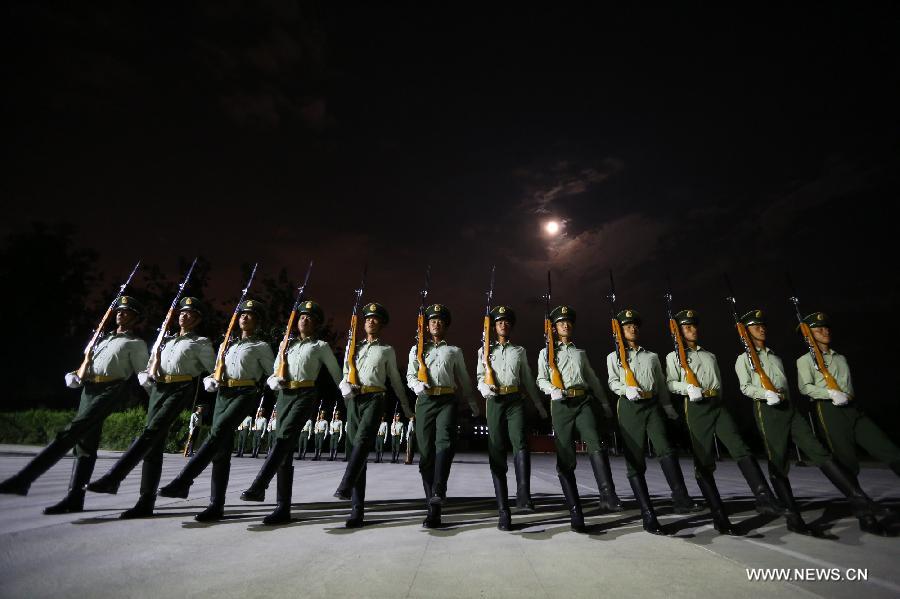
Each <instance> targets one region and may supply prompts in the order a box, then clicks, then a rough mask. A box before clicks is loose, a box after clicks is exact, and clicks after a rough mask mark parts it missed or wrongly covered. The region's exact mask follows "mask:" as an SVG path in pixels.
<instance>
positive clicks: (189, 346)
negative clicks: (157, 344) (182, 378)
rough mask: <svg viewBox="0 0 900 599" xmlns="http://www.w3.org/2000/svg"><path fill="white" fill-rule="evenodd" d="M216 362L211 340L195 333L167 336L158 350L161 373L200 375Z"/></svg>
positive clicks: (211, 369) (209, 370)
mask: <svg viewBox="0 0 900 599" xmlns="http://www.w3.org/2000/svg"><path fill="white" fill-rule="evenodd" d="M215 364H216V355H215V352H213V346H212V342H211V341H210V340H209V339H207V338H206V337H200V336H199V335H197V334H196V333H186V334H184V335H175V336H174V337H168V338H167V339H166V341H164V342H163V346H162V350H160V352H159V371H160V373H162V374H181V375H190V376H200V375H201V374H203V373H204V372H212V371H213V369H214V368H215Z"/></svg>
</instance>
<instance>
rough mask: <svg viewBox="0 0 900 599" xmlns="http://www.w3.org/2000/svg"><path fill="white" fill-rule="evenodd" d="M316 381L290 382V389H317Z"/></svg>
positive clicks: (288, 386) (288, 385)
mask: <svg viewBox="0 0 900 599" xmlns="http://www.w3.org/2000/svg"><path fill="white" fill-rule="evenodd" d="M315 385H316V382H315V381H288V383H287V388H288V389H306V388H307V387H315Z"/></svg>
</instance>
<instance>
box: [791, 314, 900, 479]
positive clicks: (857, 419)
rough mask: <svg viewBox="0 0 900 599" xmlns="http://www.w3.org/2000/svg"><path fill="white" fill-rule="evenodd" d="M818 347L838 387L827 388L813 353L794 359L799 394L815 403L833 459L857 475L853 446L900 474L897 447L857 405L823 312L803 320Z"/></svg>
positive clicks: (848, 370)
mask: <svg viewBox="0 0 900 599" xmlns="http://www.w3.org/2000/svg"><path fill="white" fill-rule="evenodd" d="M803 322H805V323H806V324H807V325H809V330H810V332H812V336H813V339H814V340H815V342H816V344H817V345H818V346H819V351H820V352H821V353H822V359H823V361H824V362H825V368H826V370H827V371H828V372H829V373H830V374H831V376H832V377H834V379H835V381H836V382H837V385H838V387H840V390H837V389H829V388H828V385H827V384H826V383H825V377H824V375H823V374H822V373H821V372H819V369H818V367H817V366H816V361H815V359H814V358H813V356H812V355H811V354H810V353H809V352H807V353H805V354H803V355H802V356H800V358H798V359H797V381H798V383H799V386H800V393H802V394H803V395H806V396H807V397H809V398H810V399H811V400H812V401H813V404H814V406H813V407H814V411H815V413H816V416H817V419H818V423H819V426H820V427H821V429H822V433H823V434H824V435H825V439H826V441H827V442H828V447H829V448H830V449H831V453H832V454H833V455H834V458H835V459H836V460H837V461H838V462H840V463H841V465H842V466H844V468H845V469H847V470H848V471H849V472H850V474H852V475H853V476H857V475H859V458H858V457H857V455H856V445H860V446H861V447H862V448H863V449H865V450H866V452H867V453H868V454H869V455H871V456H872V457H874V458H875V459H877V460H879V461H881V462H884V463H886V464H888V465H889V466H890V467H891V470H893V471H894V474H896V475H897V476H900V448H898V447H897V446H896V445H895V444H894V443H893V442H892V441H891V440H890V439H889V438H888V436H887V435H885V434H884V431H882V430H881V429H880V428H879V427H878V425H877V424H875V422H874V421H873V420H872V419H871V418H869V417H868V416H867V415H866V414H865V413H863V411H862V410H861V409H860V408H859V406H858V404H857V402H856V393H855V392H854V391H853V380H852V379H851V377H850V366H849V365H848V364H847V358H845V357H844V356H842V355H841V354H839V353H837V352H836V351H834V350H833V349H832V348H831V323H830V321H829V319H828V316H827V315H825V314H824V313H822V312H813V313H812V314H810V315H808V316H807V317H806V318H804V319H803Z"/></svg>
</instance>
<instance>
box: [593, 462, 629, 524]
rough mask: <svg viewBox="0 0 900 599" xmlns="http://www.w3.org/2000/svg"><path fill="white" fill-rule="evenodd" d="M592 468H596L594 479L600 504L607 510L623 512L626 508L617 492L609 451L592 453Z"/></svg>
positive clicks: (601, 507) (602, 508)
mask: <svg viewBox="0 0 900 599" xmlns="http://www.w3.org/2000/svg"><path fill="white" fill-rule="evenodd" d="M589 457H590V460H591V468H592V469H593V470H594V480H596V481H597V489H598V490H599V497H598V504H599V507H600V509H601V510H604V511H607V512H621V511H622V510H624V509H625V508H623V507H622V502H621V501H620V500H619V496H618V495H617V494H616V484H615V483H614V482H613V478H612V466H610V464H609V452H608V451H606V450H605V449H604V450H601V451H595V452H593V453H591V454H590V456H589Z"/></svg>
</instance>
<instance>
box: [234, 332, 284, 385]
mask: <svg viewBox="0 0 900 599" xmlns="http://www.w3.org/2000/svg"><path fill="white" fill-rule="evenodd" d="M274 360H275V355H274V354H273V353H272V348H271V347H269V344H268V343H266V342H265V341H263V340H262V339H259V338H257V337H248V338H247V339H243V338H241V339H238V340H237V341H235V342H234V343H232V344H231V345H230V346H229V347H228V351H226V352H225V377H226V378H228V379H253V380H259V379H262V378H265V377H267V376H269V375H270V374H272V363H273V361H274Z"/></svg>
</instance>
